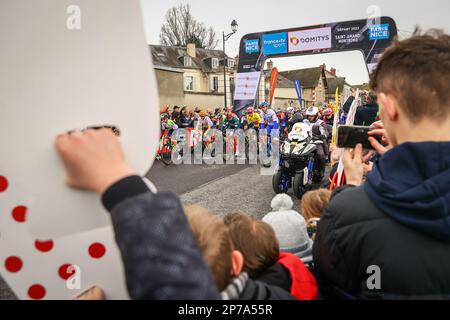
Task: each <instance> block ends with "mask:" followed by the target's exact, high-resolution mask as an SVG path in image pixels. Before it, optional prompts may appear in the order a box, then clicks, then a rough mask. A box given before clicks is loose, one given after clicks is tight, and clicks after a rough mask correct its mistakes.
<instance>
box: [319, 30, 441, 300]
mask: <svg viewBox="0 0 450 320" xmlns="http://www.w3.org/2000/svg"><path fill="white" fill-rule="evenodd" d="M371 86H372V88H373V90H374V92H375V93H376V94H377V100H378V103H379V106H380V117H381V120H382V123H383V126H382V125H380V124H377V126H376V127H377V129H375V130H373V131H372V132H370V133H369V135H372V136H374V135H385V137H386V138H387V140H388V142H389V146H388V147H385V146H383V145H382V144H380V143H379V142H378V141H377V140H376V139H374V138H373V137H371V138H369V140H370V142H371V144H372V146H373V148H374V149H375V150H377V151H378V152H379V153H380V154H382V157H381V158H380V160H379V161H377V162H375V163H374V165H373V169H372V171H371V172H370V173H369V174H368V175H367V180H366V181H365V183H364V184H362V177H363V172H364V168H363V163H362V159H361V158H362V146H361V145H358V146H357V147H356V148H355V149H354V150H352V151H350V150H346V151H345V154H344V167H345V172H346V178H347V184H348V185H347V186H345V187H343V188H339V189H337V190H336V191H335V192H334V195H333V197H332V199H331V201H330V204H329V205H328V207H327V209H326V210H325V212H324V213H323V216H322V219H321V221H320V223H319V226H318V232H317V237H316V241H315V244H314V248H313V256H314V262H315V266H316V269H317V276H318V280H319V281H318V282H319V287H320V289H321V294H322V295H323V296H324V297H325V298H327V297H331V298H343V297H345V298H348V297H354V298H362V299H371V298H375V299H450V254H449V252H450V104H449V101H450V36H449V35H446V34H443V33H442V32H439V31H436V30H434V31H430V32H429V33H427V34H424V35H418V34H416V35H414V36H412V37H411V38H409V39H406V40H403V41H400V42H399V41H397V40H396V41H394V43H393V45H392V46H391V47H390V48H388V49H387V50H386V52H385V53H384V54H383V56H382V58H381V60H380V62H379V64H378V66H377V68H376V69H375V71H374V72H373V74H372V75H371ZM361 184H362V185H361ZM359 185H361V186H359ZM356 186H359V187H356ZM374 279H375V280H374Z"/></svg>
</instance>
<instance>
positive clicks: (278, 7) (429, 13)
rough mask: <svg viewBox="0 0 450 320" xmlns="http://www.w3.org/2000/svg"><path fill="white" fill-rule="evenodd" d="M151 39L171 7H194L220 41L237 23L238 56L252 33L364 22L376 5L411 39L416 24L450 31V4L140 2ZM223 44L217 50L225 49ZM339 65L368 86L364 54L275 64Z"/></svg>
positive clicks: (233, 45) (397, 0)
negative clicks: (347, 21) (332, 23)
mask: <svg viewBox="0 0 450 320" xmlns="http://www.w3.org/2000/svg"><path fill="white" fill-rule="evenodd" d="M141 3H142V10H143V16H144V23H145V28H146V34H147V41H148V43H150V44H158V43H159V32H160V29H161V25H162V23H163V21H164V16H165V14H166V12H167V10H168V9H169V8H170V7H173V6H177V5H178V4H180V3H189V4H190V5H191V9H192V13H193V15H194V16H195V17H196V18H197V19H198V20H199V21H201V22H203V23H205V25H206V26H213V27H214V28H215V30H216V31H217V34H218V36H219V37H220V40H221V39H222V32H223V31H225V32H230V31H231V27H230V24H231V21H232V20H233V19H236V20H237V22H238V24H239V29H238V32H237V34H236V35H234V36H233V37H231V38H230V40H229V41H227V47H226V52H227V54H228V55H230V56H233V57H234V56H236V55H237V54H238V52H239V41H240V38H241V37H242V36H244V35H245V34H247V33H253V32H260V31H270V30H276V29H287V28H295V27H302V26H309V25H315V24H321V23H329V22H338V21H345V20H357V19H363V18H366V17H367V16H368V13H367V10H368V8H369V7H370V6H377V7H378V8H379V9H380V12H381V15H384V16H390V17H392V18H394V20H395V21H396V23H397V28H398V29H399V34H400V35H401V36H407V35H408V34H409V33H410V32H412V31H413V30H414V27H415V26H420V27H421V28H422V29H428V28H442V29H445V30H446V32H450V19H449V17H448V15H449V12H450V1H448V0H420V1H418V0H411V1H407V0H378V1H373V0H341V1H336V0H333V1H332V0H315V1H314V0H313V1H311V0H308V1H305V0H277V1H270V2H269V1H263V0H227V1H212V0H189V1H180V0H141ZM221 46H222V42H221V41H220V45H219V48H218V49H221V48H222V47H221ZM322 63H325V64H326V65H327V69H330V68H331V67H335V68H336V69H337V72H338V75H340V76H345V77H346V78H347V82H349V83H350V84H360V83H363V82H367V79H368V76H367V71H366V68H365V66H364V60H363V57H362V54H361V53H359V52H352V53H349V52H346V53H334V54H324V55H314V56H303V57H292V58H281V59H276V60H274V65H275V66H276V67H278V68H279V69H280V70H288V69H298V68H306V67H314V66H318V65H320V64H322Z"/></svg>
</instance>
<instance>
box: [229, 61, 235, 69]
mask: <svg viewBox="0 0 450 320" xmlns="http://www.w3.org/2000/svg"><path fill="white" fill-rule="evenodd" d="M227 67H228V68H230V69H233V68H234V60H233V59H228V60H227Z"/></svg>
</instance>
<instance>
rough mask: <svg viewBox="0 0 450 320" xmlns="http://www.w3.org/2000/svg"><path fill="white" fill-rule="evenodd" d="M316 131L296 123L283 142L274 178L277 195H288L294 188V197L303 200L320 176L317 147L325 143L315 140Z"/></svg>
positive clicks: (303, 124) (273, 183)
mask: <svg viewBox="0 0 450 320" xmlns="http://www.w3.org/2000/svg"><path fill="white" fill-rule="evenodd" d="M314 129H315V128H313V127H312V126H311V125H309V124H307V123H296V124H294V125H293V127H292V130H291V131H290V133H289V134H288V137H287V139H285V140H284V141H283V143H282V145H281V147H280V163H279V169H278V172H277V173H276V174H275V175H274V176H273V178H272V186H273V190H274V191H275V193H287V191H288V190H289V189H290V188H292V189H293V193H294V195H295V196H296V197H297V198H299V199H301V198H302V196H303V195H304V194H305V193H306V192H307V191H309V190H311V189H312V186H313V182H314V181H316V180H317V177H319V176H320V172H319V169H318V168H317V164H316V162H315V161H314V159H315V155H316V150H317V145H318V144H323V143H324V142H323V140H320V139H317V138H314V136H315V135H313V131H314Z"/></svg>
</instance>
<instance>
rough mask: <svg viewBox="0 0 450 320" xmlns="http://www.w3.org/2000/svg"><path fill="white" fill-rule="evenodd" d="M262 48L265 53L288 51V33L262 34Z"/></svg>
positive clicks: (272, 53)
mask: <svg viewBox="0 0 450 320" xmlns="http://www.w3.org/2000/svg"><path fill="white" fill-rule="evenodd" d="M262 42H263V45H262V49H263V52H264V54H265V55H274V54H284V53H287V33H286V32H278V33H269V34H263V36H262Z"/></svg>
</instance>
